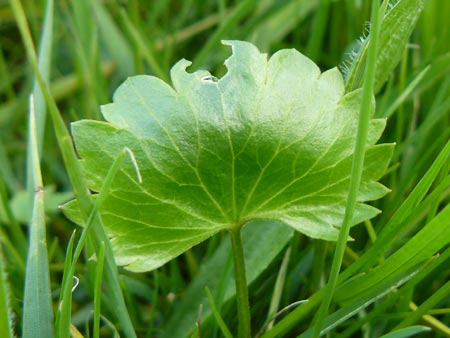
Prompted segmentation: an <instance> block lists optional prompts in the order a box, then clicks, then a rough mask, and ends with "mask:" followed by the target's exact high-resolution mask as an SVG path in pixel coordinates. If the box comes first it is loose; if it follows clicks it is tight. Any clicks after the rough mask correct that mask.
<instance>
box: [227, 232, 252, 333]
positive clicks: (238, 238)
mask: <svg viewBox="0 0 450 338" xmlns="http://www.w3.org/2000/svg"><path fill="white" fill-rule="evenodd" d="M242 227H243V225H239V226H237V227H233V228H231V229H230V238H231V244H232V247H233V258H234V279H235V283H236V301H237V310H238V321H239V328H238V337H239V338H250V336H251V324H250V305H249V301H248V288H247V277H246V273H245V260H244V248H243V245H242Z"/></svg>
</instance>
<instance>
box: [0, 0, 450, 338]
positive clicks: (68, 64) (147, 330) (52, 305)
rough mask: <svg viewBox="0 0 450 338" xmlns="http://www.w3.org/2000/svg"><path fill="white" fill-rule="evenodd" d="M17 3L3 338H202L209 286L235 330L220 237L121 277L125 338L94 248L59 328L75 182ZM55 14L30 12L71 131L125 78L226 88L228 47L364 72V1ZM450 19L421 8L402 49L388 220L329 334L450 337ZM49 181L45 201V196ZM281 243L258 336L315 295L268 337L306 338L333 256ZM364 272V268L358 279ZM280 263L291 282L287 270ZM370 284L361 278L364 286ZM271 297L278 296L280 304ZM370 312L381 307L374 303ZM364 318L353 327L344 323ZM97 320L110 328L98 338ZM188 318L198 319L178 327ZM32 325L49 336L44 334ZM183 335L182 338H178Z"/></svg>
mask: <svg viewBox="0 0 450 338" xmlns="http://www.w3.org/2000/svg"><path fill="white" fill-rule="evenodd" d="M404 2H406V1H404ZM14 3H20V2H19V1H11V2H10V3H9V2H6V1H2V0H0V222H1V232H0V239H1V250H2V259H1V261H0V269H1V271H2V278H1V284H0V289H1V290H2V292H1V296H0V320H2V322H1V323H0V325H1V326H0V332H1V333H2V334H3V332H5V334H4V336H5V337H9V336H13V333H12V332H14V333H15V334H16V335H18V336H21V335H24V336H27V334H28V335H29V336H30V337H38V335H37V334H36V332H38V331H39V332H41V333H40V336H41V337H47V338H48V337H50V336H49V335H52V334H53V332H54V331H55V330H56V336H57V337H58V334H59V332H60V331H59V329H61V328H63V327H68V326H65V325H67V324H64V322H65V321H66V322H67V321H68V322H72V323H73V325H74V327H76V328H77V329H78V330H79V331H80V332H81V334H82V335H83V336H104V337H110V336H114V334H115V332H116V330H117V331H118V332H121V334H122V335H123V336H126V337H132V336H133V333H131V332H130V331H135V333H136V335H137V336H138V337H157V336H161V337H164V336H169V337H176V336H177V335H178V336H179V337H181V336H190V335H191V332H192V330H194V333H193V336H194V337H195V336H196V335H195V329H194V328H195V320H196V318H197V316H198V315H197V314H198V306H197V305H195V304H194V302H193V301H192V299H197V300H199V299H201V298H202V297H204V295H205V291H204V290H203V287H202V285H204V284H208V285H209V286H210V288H211V290H212V292H213V295H215V297H214V298H215V303H216V306H217V307H218V308H219V309H220V313H221V314H222V316H223V318H224V320H225V322H226V323H227V325H228V326H229V327H230V328H231V331H232V332H235V327H236V322H235V321H236V318H235V305H234V304H233V300H232V299H231V300H229V301H226V300H227V299H228V298H227V297H226V296H225V294H226V292H225V290H226V288H227V285H228V284H229V283H228V278H229V276H227V273H222V274H220V278H217V279H218V281H216V282H213V281H211V280H210V279H211V278H212V277H211V276H209V275H208V271H212V269H213V266H221V267H222V266H223V267H224V268H223V269H222V270H223V271H225V272H226V271H229V269H228V268H227V267H229V265H230V264H231V263H230V262H231V261H230V260H229V259H228V257H229V254H228V251H227V248H226V247H224V245H225V244H226V241H225V237H224V236H222V237H221V236H216V237H215V238H213V239H211V240H210V241H208V242H207V243H205V244H202V245H200V246H198V247H195V248H194V249H193V250H191V251H190V252H188V253H187V254H185V255H183V256H181V257H180V258H179V259H177V260H175V261H173V262H171V263H169V264H168V265H166V266H165V267H163V268H161V269H159V270H158V271H155V272H152V273H146V274H130V273H128V272H126V271H123V270H120V274H119V276H118V280H117V282H118V285H120V287H121V290H122V291H121V292H122V294H123V296H124V299H125V301H126V304H127V310H128V313H129V318H130V319H131V323H132V324H131V327H132V328H133V329H128V330H127V329H126V328H125V324H124V323H125V322H127V319H123V318H122V319H121V317H120V316H121V315H120V314H119V315H117V313H116V311H115V310H116V309H115V308H114V306H113V305H111V304H108V299H107V298H108V295H109V296H110V295H111V289H109V287H111V286H110V284H109V282H108V281H106V282H105V284H104V285H103V293H104V294H106V295H107V297H106V298H104V300H103V302H104V303H103V304H102V306H101V308H100V301H99V299H98V297H99V295H100V294H101V293H102V292H101V291H99V290H100V289H99V288H100V287H102V285H101V284H100V282H99V281H100V279H101V273H102V269H99V268H98V266H101V264H98V265H97V264H90V263H88V262H89V261H88V259H89V258H90V257H91V255H89V252H90V253H93V252H96V253H97V256H98V257H101V255H100V251H99V250H100V248H101V245H99V243H90V244H88V246H87V250H86V252H87V254H86V255H85V256H84V258H83V257H82V258H80V259H79V260H78V261H77V260H74V274H75V276H76V277H77V279H78V280H79V281H80V283H79V285H78V287H77V288H76V289H75V291H74V292H73V293H71V292H69V294H71V298H72V299H70V300H69V299H68V298H64V297H67V293H65V294H64V293H63V294H64V295H65V296H64V297H63V298H62V299H63V301H66V303H65V305H67V304H70V303H69V301H70V302H72V304H71V306H70V307H69V309H71V316H70V315H69V314H67V313H64V314H62V315H61V314H60V312H59V310H58V309H61V302H60V300H59V297H60V293H61V292H62V291H66V292H67V290H69V289H70V288H69V289H68V288H67V286H66V287H64V285H70V286H71V284H72V278H71V276H70V274H69V277H68V275H67V271H69V270H70V268H69V266H70V264H71V263H72V262H71V257H72V255H71V245H74V246H76V245H77V243H78V241H79V235H80V234H79V233H80V231H78V233H77V234H76V235H75V236H74V237H72V234H73V230H74V229H75V226H74V225H73V224H71V223H70V222H69V221H68V220H66V219H65V218H64V217H63V216H62V215H61V213H60V212H59V211H58V208H57V206H58V205H59V204H61V203H63V202H65V201H67V200H69V199H71V198H72V197H73V190H74V188H73V186H74V182H73V178H72V179H71V178H70V171H71V170H73V169H71V168H69V167H68V166H67V165H65V162H64V159H63V155H61V151H60V148H59V146H58V141H61V137H59V136H58V137H57V136H55V133H54V131H53V130H54V125H55V120H54V118H50V115H49V116H47V114H46V113H45V111H46V109H45V107H46V104H45V101H44V99H43V98H42V96H40V95H39V93H40V91H39V89H38V88H39V86H38V84H37V82H36V81H37V79H36V75H35V72H33V70H32V67H31V66H30V61H32V60H31V57H30V54H29V48H28V54H27V48H26V47H25V44H24V43H23V42H22V38H21V33H20V32H19V29H18V26H19V22H20V16H18V14H17V13H18V12H17V11H14V10H13V4H14ZM51 3H52V2H51V1H27V0H25V1H22V2H21V4H22V6H23V9H24V13H25V16H26V19H27V21H28V24H29V27H30V31H31V36H32V38H33V41H34V44H35V46H36V48H39V67H40V70H41V73H42V75H43V78H44V80H46V79H47V82H48V83H49V86H50V88H51V93H52V96H53V98H54V99H55V101H56V103H57V106H58V108H59V111H60V113H61V116H62V118H63V120H64V123H65V125H67V126H68V125H69V123H70V122H71V121H75V120H78V119H82V118H94V119H101V116H100V113H99V105H101V104H104V103H108V102H109V101H110V100H111V96H112V93H113V92H114V90H115V88H117V86H118V85H119V84H120V83H121V82H122V81H123V80H124V79H125V78H126V77H128V76H132V75H135V74H143V73H145V74H154V75H156V76H158V77H161V78H163V79H165V80H166V81H169V76H168V74H169V70H170V67H171V66H172V65H173V64H174V63H175V62H176V61H178V60H179V59H181V58H186V59H188V60H192V61H193V66H192V67H191V69H197V68H204V69H208V70H211V72H212V73H213V74H215V75H216V76H221V75H222V74H223V73H224V71H225V69H224V67H223V64H222V63H223V60H224V59H225V58H226V57H227V56H228V55H229V50H228V49H227V48H225V47H223V46H221V44H220V40H221V39H242V40H248V41H251V42H253V43H254V44H256V45H257V46H258V47H259V48H260V50H262V51H265V52H268V53H273V52H274V51H276V50H278V49H280V48H296V49H298V50H299V51H301V52H302V53H304V54H305V55H307V56H309V57H310V58H312V59H313V60H314V61H315V62H316V63H318V64H319V66H320V67H321V69H322V70H325V69H328V68H331V67H335V66H337V65H339V66H340V67H341V69H342V70H343V71H344V72H345V69H346V67H348V65H351V64H352V51H353V50H355V49H356V50H357V48H358V45H359V44H358V39H359V37H361V36H365V35H367V32H368V24H367V22H368V20H369V18H370V1H360V0H345V1H344V0H341V1H330V0H323V1H318V0H305V1H301V0H297V1H293V0H292V1H288V0H284V1H270V0H265V1H254V0H244V1H224V0H222V1H194V0H191V1H154V2H142V1H141V2H139V1H137V0H134V1H133V0H129V1H118V0H117V1H113V0H109V1H97V0H96V1H88V0H76V1H75V0H74V1H68V0H61V1H56V2H55V4H54V8H53V10H52V11H51V10H49V7H47V6H48V4H51ZM394 3H395V1H394V2H392V4H394ZM50 9H51V8H50ZM46 10H47V13H48V14H47V16H46ZM447 13H450V2H448V1H441V0H428V1H427V2H426V3H425V6H424V9H423V12H422V13H421V15H420V18H419V20H418V21H417V24H416V27H415V29H414V31H413V33H412V35H411V38H410V40H409V43H408V45H407V48H405V49H404V50H403V48H402V49H401V50H397V51H396V52H398V53H400V55H401V61H400V64H399V65H398V66H397V67H396V68H395V69H394V71H393V72H392V73H391V72H389V74H387V75H388V78H387V83H386V84H385V85H384V87H383V88H381V89H380V91H379V92H378V94H377V96H376V100H377V109H376V113H375V114H376V116H384V117H388V125H387V128H386V131H385V133H384V136H383V141H386V142H396V143H397V147H396V152H395V154H394V158H393V160H392V163H391V167H390V169H389V172H388V174H387V175H386V176H385V177H384V178H383V182H384V183H385V184H386V185H387V186H389V187H390V188H391V189H392V192H391V194H389V195H388V196H387V197H385V198H384V199H382V200H380V201H377V202H375V203H374V204H375V205H376V206H377V207H378V208H380V209H381V210H383V214H382V215H380V216H379V217H377V218H376V219H374V220H373V221H372V222H371V223H369V222H368V223H366V224H365V225H361V226H358V227H356V228H354V229H353V230H352V236H353V237H354V238H357V240H356V241H355V242H352V243H349V245H348V247H347V251H346V255H345V257H344V268H348V270H346V272H347V273H346V274H345V272H344V274H343V277H342V281H343V280H348V279H351V278H353V279H354V280H356V281H357V283H356V282H355V283H353V284H352V283H351V281H350V282H348V284H347V285H349V286H347V287H346V286H345V284H344V283H341V284H342V285H341V288H340V289H338V290H337V294H336V297H335V301H334V303H333V305H332V311H331V316H330V317H329V318H328V321H329V326H330V327H331V326H333V324H336V328H333V331H332V333H330V335H331V336H333V337H336V336H338V337H380V336H382V335H383V334H387V333H388V332H391V331H393V330H394V329H400V328H403V327H408V326H410V325H413V324H418V323H421V324H425V325H426V326H428V327H430V328H431V331H428V332H424V333H420V335H421V336H424V337H425V336H428V337H438V336H447V337H449V336H450V329H449V327H448V326H449V325H450V315H449V314H450V306H449V304H450V286H449V284H450V283H449V276H450V269H449V268H448V266H449V262H450V258H449V257H450V253H449V248H448V243H449V242H450V234H449V233H448V230H446V229H448V228H450V223H449V219H450V213H449V208H448V201H449V193H450V187H449V180H450V178H449V170H450V161H449V152H450V150H449V145H448V140H449V135H450V128H449V127H450V45H449V41H450V23H449V22H448V19H447ZM401 24H402V22H400V21H399V22H398V23H396V25H393V26H392V27H390V31H389V34H390V36H391V37H392V39H391V40H390V41H391V43H390V48H392V49H393V50H395V48H394V47H392V45H395V44H396V40H395V37H396V35H395V33H396V31H397V30H398V29H399V27H401ZM45 27H48V29H47V30H45ZM44 32H46V33H44ZM22 34H23V33H22ZM400 47H401V46H400V45H399V48H400ZM346 65H347V66H346ZM31 92H35V94H36V97H35V111H36V129H35V130H36V132H35V135H34V134H33V132H32V131H33V128H30V125H31V123H30V121H32V119H30V118H29V115H28V111H29V109H28V106H29V94H30V93H31ZM33 135H34V136H33ZM60 135H61V134H60ZM37 153H39V155H38V154H37ZM439 154H440V156H438V155H439ZM39 156H40V166H39V161H38V158H39ZM66 163H67V162H66ZM40 177H42V181H43V186H44V187H45V192H44V194H41V193H38V194H34V191H35V190H36V186H38V185H40V184H39V181H40ZM71 180H72V182H71ZM43 196H45V215H44V213H43V206H42V205H41V204H42V202H43V198H44V197H43ZM33 209H34V213H33ZM29 224H36V225H37V226H35V227H31V228H32V229H38V230H40V231H36V233H34V234H33V232H32V231H30V233H29V231H28V228H29ZM425 230H426V231H427V232H425ZM445 231H447V232H445ZM45 233H46V239H47V243H46V245H42V247H41V248H40V249H39V248H37V249H36V250H37V251H36V252H38V254H37V261H36V262H30V259H31V258H30V257H32V256H30V255H29V256H28V260H27V251H28V250H29V245H30V244H33V243H40V240H41V242H42V239H43V234H45ZM29 236H30V237H29ZM433 236H435V237H433ZM377 238H378V240H377ZM88 242H89V241H88ZM94 242H95V240H94ZM70 243H72V244H70ZM44 244H45V243H44ZM286 244H287V245H288V247H289V250H287V251H286V250H284V249H283V250H282V248H284V247H285V246H284V245H281V248H276V249H275V248H272V251H273V252H272V253H270V254H269V253H268V252H265V253H264V254H266V255H267V256H269V257H275V258H274V260H273V261H272V260H271V261H268V262H262V261H261V260H258V259H255V260H253V261H252V264H253V265H252V266H251V267H250V268H251V269H253V270H254V271H255V273H254V275H255V277H254V279H253V283H252V284H251V285H250V293H251V294H250V301H251V304H252V318H253V332H254V333H256V332H258V331H259V330H260V328H261V327H262V325H263V323H264V321H265V319H266V317H267V315H268V313H269V312H270V309H269V308H270V304H271V302H272V303H275V304H276V303H277V302H278V303H279V305H278V306H277V308H278V309H280V308H284V307H285V306H288V305H289V304H292V303H294V302H297V301H299V300H304V299H307V298H310V297H311V296H312V295H314V297H316V298H311V301H310V302H309V305H305V306H303V305H302V306H298V305H297V306H296V307H295V309H296V310H292V309H291V310H289V311H287V312H286V313H284V314H283V315H281V316H280V317H279V319H282V320H281V321H279V322H277V323H276V324H275V327H274V330H273V331H272V332H277V330H279V331H278V332H279V333H273V335H274V336H280V337H281V336H287V337H291V336H292V337H296V336H297V335H299V334H300V333H301V332H304V331H305V330H306V329H307V328H309V327H310V326H311V324H310V322H311V317H312V314H313V312H314V309H315V306H314V304H316V303H315V302H318V301H319V300H320V297H321V296H320V292H317V290H319V289H320V287H322V286H323V285H324V283H325V281H326V280H327V276H328V273H329V270H330V265H331V260H332V255H333V249H334V244H332V243H325V242H320V241H313V240H309V239H307V238H305V237H303V236H300V235H298V234H295V235H294V236H293V237H292V239H290V240H289V243H286ZM89 245H92V248H89ZM96 245H97V246H96ZM421 245H422V246H423V248H422V247H421ZM374 248H375V249H374ZM30 249H31V246H30ZM427 249H428V250H427ZM105 250H106V253H105V255H106V257H108V253H107V248H106V249H105ZM377 250H378V251H377ZM402 250H403V251H402ZM33 252H34V251H33ZM286 252H287V253H288V254H286ZM437 253H440V255H439V256H437ZM258 254H260V255H261V253H258ZM358 257H363V259H362V260H360V262H366V263H367V264H366V265H364V266H362V263H360V265H361V266H359V267H358V266H357V265H355V264H354V262H355V261H357V259H358ZM364 259H365V260H364ZM100 262H101V260H100ZM105 262H106V258H105ZM282 262H284V263H285V264H284V265H283V266H285V270H282V269H280V265H281V263H282ZM105 264H107V263H105ZM208 264H209V265H208ZM402 266H403V267H404V270H401V269H400V267H402ZM33 267H34V268H35V269H34V271H35V272H33V269H32V268H33ZM36 267H40V268H36ZM352 267H353V268H352ZM30 271H31V272H30ZM64 271H66V273H65V276H63V275H64ZM379 271H381V272H379ZM382 272H383V273H384V274H383V273H382ZM105 273H106V272H105ZM360 273H364V274H365V275H364V276H363V277H361V275H360ZM112 275H114V274H112ZM25 276H27V277H25ZM30 276H34V278H35V279H30ZM46 276H48V279H46V278H47V277H46ZM105 277H106V278H107V280H108V278H109V277H107V276H105ZM358 278H360V279H359V280H358ZM112 279H114V278H112ZM46 280H49V284H48V282H46ZM277 281H279V283H276V282H277ZM40 283H43V284H40ZM64 283H66V284H64ZM111 283H113V282H111ZM214 283H215V284H214ZM27 285H28V287H27ZM38 285H43V288H42V289H40V288H39V287H38ZM46 285H47V287H46ZM111 285H112V284H111ZM275 285H277V286H279V287H275ZM377 285H378V286H380V287H382V288H381V290H377V289H376V286H377ZM213 286H214V287H213ZM46 288H47V289H48V290H47V291H45V289H46ZM274 288H275V290H279V291H280V292H279V295H278V296H277V293H273V290H274ZM358 288H359V289H358ZM27 290H28V291H27ZM33 290H44V291H43V292H35V293H33ZM70 291H71V290H70ZM116 291H117V290H116ZM358 292H359V293H358ZM31 299H32V300H31ZM27 300H28V301H27ZM364 300H366V303H367V302H369V303H370V305H368V304H366V305H363V304H365V303H364V302H363V301H364ZM361 302H362V303H361ZM186 304H187V305H186ZM189 304H192V306H191V307H189ZM207 306H208V304H207V303H205V308H206V307H207ZM417 306H418V308H417ZM302 308H303V310H302ZM51 309H52V310H51ZM352 309H353V310H352ZM339 310H342V313H340V312H339ZM302 311H303V312H302ZM117 312H118V313H120V311H119V310H118V311H117ZM51 313H53V316H50V314H51ZM207 313H208V312H207V311H206V309H205V312H204V314H203V316H202V320H201V325H200V331H201V333H202V337H220V336H221V335H222V333H221V332H220V330H219V329H218V326H217V324H216V321H215V320H211V318H210V316H208V314H207ZM287 313H289V314H287ZM352 313H353V314H355V315H354V316H352V317H350V318H348V319H345V320H341V319H342V318H345V317H346V316H350V314H352ZM38 314H41V315H42V317H41V315H38ZM100 314H101V317H102V320H101V322H100V323H101V325H100V326H101V328H97V325H98V323H99V320H98V316H100ZM333 315H334V317H333ZM177 318H193V320H190V321H188V323H187V324H184V322H181V321H178V320H177ZM33 320H34V325H38V327H33ZM54 322H56V323H57V324H56V329H55V328H54V327H53V326H54ZM27 323H29V324H27ZM36 323H37V324H36ZM43 323H46V324H45V325H44V324H43ZM30 325H31V326H30ZM174 326H177V327H178V328H179V331H180V332H181V333H174V331H173V327H174ZM36 330H37V331H36ZM45 330H48V331H45ZM8 332H9V333H8ZM27 332H28V333H27ZM94 332H95V333H94ZM269 332H270V331H269ZM73 334H74V335H75V334H77V333H75V332H74V331H73ZM307 334H308V333H305V334H304V336H308V335H307ZM266 336H269V335H268V334H266ZM2 337H3V335H2Z"/></svg>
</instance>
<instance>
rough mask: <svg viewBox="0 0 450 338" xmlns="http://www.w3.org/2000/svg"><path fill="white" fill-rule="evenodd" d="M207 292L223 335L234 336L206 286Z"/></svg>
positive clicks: (226, 337)
mask: <svg viewBox="0 0 450 338" xmlns="http://www.w3.org/2000/svg"><path fill="white" fill-rule="evenodd" d="M205 292H206V296H207V297H208V303H209V306H210V308H211V312H212V313H213V315H214V318H215V319H216V322H217V324H218V325H219V328H220V330H221V331H222V334H223V336H224V337H225V338H233V335H232V334H231V332H230V330H229V329H228V327H227V325H226V324H225V322H224V320H223V318H222V316H221V315H220V313H219V311H218V310H217V308H216V304H214V298H213V296H212V294H211V291H210V290H209V288H208V287H206V288H205Z"/></svg>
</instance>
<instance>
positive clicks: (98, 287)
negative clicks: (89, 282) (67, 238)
mask: <svg viewBox="0 0 450 338" xmlns="http://www.w3.org/2000/svg"><path fill="white" fill-rule="evenodd" d="M104 261H105V244H104V243H103V242H102V243H101V244H100V249H99V251H98V254H97V271H96V274H95V285H94V290H95V292H94V322H93V326H94V329H93V334H92V335H93V337H94V338H99V337H100V308H101V295H102V276H103V263H104Z"/></svg>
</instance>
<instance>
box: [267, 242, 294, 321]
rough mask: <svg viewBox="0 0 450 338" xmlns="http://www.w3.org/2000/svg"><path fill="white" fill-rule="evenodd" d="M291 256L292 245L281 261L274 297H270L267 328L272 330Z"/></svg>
mask: <svg viewBox="0 0 450 338" xmlns="http://www.w3.org/2000/svg"><path fill="white" fill-rule="evenodd" d="M290 257H291V247H290V246H289V247H288V248H287V250H286V252H285V254H284V257H283V261H282V262H281V266H280V270H279V271H278V275H277V280H276V281H275V287H274V288H273V294H272V298H271V299H270V305H269V312H268V314H267V321H268V325H267V330H270V329H271V328H272V327H273V324H274V322H275V316H276V314H277V312H278V308H279V306H280V301H281V297H282V295H283V286H284V282H285V280H286V273H287V268H288V265H289V258H290Z"/></svg>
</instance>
